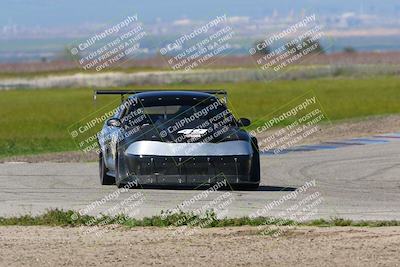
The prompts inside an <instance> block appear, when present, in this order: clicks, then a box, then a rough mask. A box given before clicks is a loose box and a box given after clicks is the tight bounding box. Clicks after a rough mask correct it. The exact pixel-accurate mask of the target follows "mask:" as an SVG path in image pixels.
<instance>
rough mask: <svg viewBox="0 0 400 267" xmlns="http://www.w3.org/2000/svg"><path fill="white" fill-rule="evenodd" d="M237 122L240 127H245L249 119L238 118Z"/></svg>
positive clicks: (249, 122)
mask: <svg viewBox="0 0 400 267" xmlns="http://www.w3.org/2000/svg"><path fill="white" fill-rule="evenodd" d="M238 124H239V126H240V127H246V126H249V125H250V124H251V121H250V120H249V119H246V118H240V119H239V120H238Z"/></svg>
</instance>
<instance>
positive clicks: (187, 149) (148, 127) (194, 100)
mask: <svg viewBox="0 0 400 267" xmlns="http://www.w3.org/2000/svg"><path fill="white" fill-rule="evenodd" d="M115 94H118V95H121V99H122V104H121V105H120V106H119V107H118V108H117V109H116V111H115V114H114V116H113V117H111V118H109V119H107V120H106V121H105V123H104V126H103V128H102V130H101V131H100V132H99V133H98V144H99V148H100V149H99V151H100V152H99V170H100V182H101V184H102V185H112V184H116V185H117V186H118V187H122V186H126V185H127V184H130V185H132V184H134V185H140V186H146V185H156V186H164V185H166V186H180V185H185V186H201V185H213V184H216V183H219V182H221V181H225V182H226V184H227V186H229V187H230V188H233V189H246V190H254V189H257V188H258V186H259V183H260V157H259V152H258V146H257V139H256V138H255V137H253V136H251V135H250V134H249V133H248V132H246V131H245V130H243V129H242V128H243V127H245V126H249V125H250V120H248V119H245V118H241V119H236V118H235V117H234V116H233V114H232V113H231V112H230V110H229V109H228V108H227V103H226V101H227V93H226V92H225V91H220V90H215V91H157V90H147V91H129V90H122V91H121V90H120V91H115V90H97V91H95V98H96V96H97V95H115ZM125 95H129V97H128V98H127V99H124V96H125Z"/></svg>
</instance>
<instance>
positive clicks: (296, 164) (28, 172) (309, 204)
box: [0, 138, 400, 220]
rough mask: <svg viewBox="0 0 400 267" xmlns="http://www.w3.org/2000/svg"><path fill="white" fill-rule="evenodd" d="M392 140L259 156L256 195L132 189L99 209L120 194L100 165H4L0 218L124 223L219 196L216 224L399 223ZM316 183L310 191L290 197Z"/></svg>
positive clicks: (399, 144)
mask: <svg viewBox="0 0 400 267" xmlns="http://www.w3.org/2000/svg"><path fill="white" fill-rule="evenodd" d="M389 139H390V138H387V139H386V140H387V141H385V142H370V143H369V142H366V143H367V144H365V145H351V146H341V147H339V148H337V149H327V148H326V147H324V146H321V149H313V150H307V149H303V150H300V151H297V152H291V153H289V152H288V153H285V154H281V155H274V156H271V155H266V156H263V157H262V158H261V166H262V183H261V187H260V188H259V190H258V191H230V190H227V191H224V190H222V191H217V192H210V193H209V195H208V196H207V197H202V196H204V195H202V193H203V192H204V191H203V190H188V189H177V188H173V189H154V188H153V189H130V190H126V191H125V192H118V193H120V194H119V195H118V196H117V197H115V196H116V195H115V194H114V197H111V199H110V198H109V199H108V200H106V201H104V202H102V203H101V204H98V203H99V201H100V200H102V199H103V198H104V197H105V196H109V194H112V193H113V192H115V191H116V190H117V187H116V186H101V185H100V184H99V178H98V166H97V163H35V164H34V163H4V164H0V180H1V182H0V216H10V215H21V214H27V213H31V214H37V213H41V212H43V211H45V210H46V209H50V208H62V209H73V210H81V211H84V212H85V213H86V212H88V213H90V214H99V213H107V212H109V213H118V212H120V211H121V210H118V209H115V208H114V207H123V208H125V210H124V211H125V212H126V213H127V214H128V215H131V216H136V217H144V216H150V215H156V214H160V212H161V210H164V211H165V210H168V209H173V208H175V207H176V206H177V205H179V204H181V203H186V204H185V206H184V208H183V209H184V210H193V209H197V208H202V207H209V206H206V205H207V204H209V205H210V204H213V205H214V204H215V205H217V204H218V203H222V202H215V201H213V200H216V199H217V198H218V197H219V196H220V198H218V199H222V200H223V201H224V202H223V203H225V206H221V207H222V208H221V210H220V211H221V216H225V215H227V216H229V217H230V216H248V215H250V214H254V212H256V211H257V210H259V211H260V212H261V213H260V214H261V215H273V216H286V217H288V216H290V215H293V216H300V215H302V216H304V217H302V218H303V219H310V218H321V217H323V218H330V217H341V218H351V219H356V220H358V219H381V220H382V219H397V220H400V157H399V151H400V139H396V138H391V139H390V140H389ZM313 180H315V186H309V187H307V188H305V187H303V189H304V190H302V191H303V192H298V191H294V190H296V189H299V188H301V186H303V185H305V184H306V183H307V182H308V185H310V184H313V182H312V181H313ZM138 192H140V193H141V194H139V195H140V200H139V198H135V199H134V202H131V204H132V203H136V204H135V205H131V206H129V205H128V204H127V203H125V202H122V201H123V200H124V199H127V198H129V197H131V196H132V195H133V194H135V193H138ZM293 192H294V193H296V194H294V193H293ZM227 193H228V194H227ZM291 193H292V195H291V196H292V197H291V198H290V197H288V195H289V194H291ZM297 193H298V194H297ZM224 194H225V195H224ZM294 195H295V196H294ZM221 196H224V198H222V197H221ZM282 199H283V200H282ZM189 200H195V201H193V202H189ZM278 200H282V201H278ZM95 201H98V202H95ZM273 201H275V202H273ZM93 203H95V204H93ZM96 203H97V204H96ZM188 203H189V204H188ZM271 203H275V204H271ZM277 203H278V204H277ZM90 204H92V205H91V206H88V205H90ZM116 205H119V206H116ZM124 205H125V206H124ZM127 205H128V207H130V209H126V207H127ZM265 206H267V208H265V209H264V211H263V212H264V213H262V210H261V209H262V208H263V207H265ZM211 207H214V206H212V205H211ZM215 207H217V206H215ZM111 208H113V209H111ZM110 209H111V210H110ZM222 212H224V213H222ZM282 212H283V213H282ZM218 214H219V213H218ZM293 218H295V219H296V218H297V219H299V217H293Z"/></svg>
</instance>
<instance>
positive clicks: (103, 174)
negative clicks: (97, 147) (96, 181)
mask: <svg viewBox="0 0 400 267" xmlns="http://www.w3.org/2000/svg"><path fill="white" fill-rule="evenodd" d="M99 171H100V184H102V185H113V184H115V177H112V176H110V175H107V171H108V170H107V168H106V165H105V163H104V158H103V153H101V152H100V153H99Z"/></svg>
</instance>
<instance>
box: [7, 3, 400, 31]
mask: <svg viewBox="0 0 400 267" xmlns="http://www.w3.org/2000/svg"><path fill="white" fill-rule="evenodd" d="M302 8H305V9H307V10H312V12H317V13H319V14H332V13H342V12H348V11H356V12H358V11H360V10H363V11H364V12H367V13H373V14H374V13H375V14H386V15H391V16H395V15H399V14H400V1H399V0H380V1H378V0H356V1H354V0H350V1H349V0H320V1H316V0H300V1H299V0H279V1H266V0H264V1H262V0H201V1H191V0H187V1H185V0H159V1H156V0H146V1H143V0H142V1H128V0H107V1H106V0H0V25H5V24H18V25H23V26H35V25H38V26H74V25H80V24H82V23H101V22H103V23H107V22H112V21H115V20H118V19H120V18H121V17H123V16H125V15H129V14H136V13H137V14H138V15H139V18H140V20H141V21H144V22H151V21H155V20H156V19H157V18H160V19H162V20H166V21H171V20H176V19H182V18H190V19H207V18H210V17H214V16H216V15H220V14H224V13H226V14H227V15H229V16H249V17H255V18H257V17H265V16H268V15H271V14H272V12H273V10H274V9H276V10H277V11H278V12H279V13H280V14H284V15H287V14H288V13H289V12H290V11H291V10H293V11H294V12H295V13H300V11H301V9H302Z"/></svg>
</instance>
